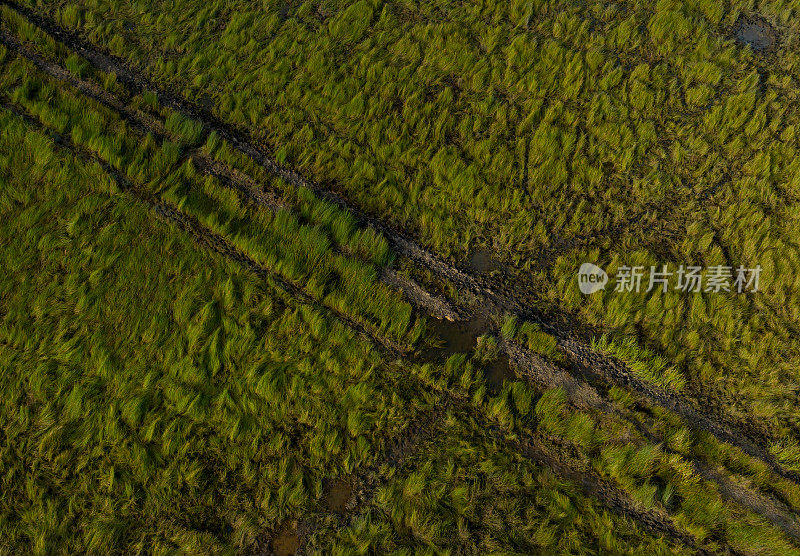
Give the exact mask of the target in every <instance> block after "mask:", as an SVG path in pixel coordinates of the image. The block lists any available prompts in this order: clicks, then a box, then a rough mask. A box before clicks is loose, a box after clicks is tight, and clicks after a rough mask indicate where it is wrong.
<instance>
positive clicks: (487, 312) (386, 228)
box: [0, 0, 800, 484]
mask: <svg viewBox="0 0 800 556" xmlns="http://www.w3.org/2000/svg"><path fill="white" fill-rule="evenodd" d="M0 4H4V5H6V6H8V7H10V8H11V9H12V10H14V11H16V12H17V13H18V14H20V15H22V16H23V17H25V18H27V19H28V20H29V21H31V22H33V23H34V24H35V25H37V26H38V27H40V28H41V29H42V30H44V31H45V32H47V33H48V34H50V35H51V36H53V37H55V38H56V39H57V40H59V41H61V42H62V43H64V44H65V45H67V46H68V47H70V48H71V49H72V50H74V51H75V52H77V53H79V54H80V55H81V56H83V57H84V58H85V59H87V60H88V61H89V62H91V63H92V64H93V65H94V66H95V67H97V68H99V69H101V70H103V71H106V72H109V73H110V72H113V73H114V74H115V75H116V76H117V78H118V80H119V81H120V82H121V83H122V84H124V85H125V86H126V87H127V88H128V89H129V90H130V91H131V92H133V93H134V94H141V93H144V92H146V91H150V92H154V93H155V94H156V96H157V97H158V99H159V101H160V102H161V104H162V105H164V106H167V107H169V108H171V109H173V110H177V111H180V112H183V113H185V114H188V115H189V116H191V117H192V118H194V119H196V120H198V121H200V122H201V123H202V124H203V126H204V130H205V132H206V133H207V134H208V133H210V132H211V131H214V132H216V133H217V134H218V135H219V136H220V137H221V138H223V139H225V140H227V141H228V142H229V143H230V144H232V145H233V146H234V147H235V148H236V149H237V150H239V151H240V152H241V153H243V154H245V155H247V156H248V157H250V158H251V159H252V160H254V161H255V162H257V163H258V164H260V165H261V166H262V167H264V168H265V169H266V170H268V171H269V172H271V173H272V174H274V175H275V176H277V177H280V178H282V179H283V180H284V181H285V182H287V183H289V184H292V185H294V186H296V187H305V188H307V189H309V190H310V191H312V192H314V193H315V194H316V195H317V196H319V197H320V198H322V199H325V200H327V201H329V202H331V203H333V204H335V205H337V206H338V207H340V208H341V209H343V210H347V211H349V212H350V213H351V214H352V215H353V216H354V217H355V218H356V220H357V221H358V222H359V224H360V225H362V226H367V227H371V228H373V229H374V230H375V231H377V232H379V233H381V234H382V235H383V236H384V237H385V238H386V239H387V241H388V242H389V244H390V245H391V246H392V248H393V249H394V250H395V251H396V252H397V253H399V254H400V255H403V256H405V257H407V258H409V259H411V260H412V261H414V262H416V263H417V264H419V265H420V266H422V267H424V268H426V269H427V270H429V271H430V272H432V273H433V274H435V275H437V276H439V277H441V278H445V279H447V280H449V281H450V282H452V283H453V284H454V285H456V286H457V287H459V288H460V289H461V290H464V291H465V292H469V293H470V294H471V295H472V296H473V297H474V298H475V299H477V301H478V303H477V307H462V308H461V309H462V311H464V312H467V313H470V312H474V313H478V314H480V315H482V316H484V317H487V316H488V317H491V316H492V315H502V314H514V315H516V316H518V317H520V318H521V319H524V320H528V321H532V322H535V323H537V324H538V325H539V326H540V327H541V328H542V329H543V330H544V331H546V332H548V333H550V334H552V335H553V336H554V337H555V338H556V339H557V341H558V344H559V346H560V347H561V349H562V350H563V351H564V352H565V353H566V354H567V355H568V356H569V357H570V359H571V360H572V361H573V362H574V363H575V364H576V365H577V366H578V367H579V368H582V369H583V370H584V371H585V372H587V373H588V374H589V375H590V376H592V377H594V378H595V379H598V380H601V381H604V382H606V383H611V384H615V385H618V386H621V387H624V388H628V389H630V390H632V391H634V392H635V393H637V394H638V395H640V396H643V397H644V398H646V399H647V400H648V401H650V402H651V403H653V404H656V405H659V406H662V407H664V408H667V409H669V410H670V411H673V412H675V413H676V414H678V415H680V416H681V417H683V418H684V419H685V420H686V421H687V422H688V423H689V425H690V426H691V427H693V428H695V429H699V430H703V431H706V432H708V433H710V434H712V435H713V436H715V437H716V438H717V439H719V440H721V441H723V442H726V443H729V444H731V445H733V446H736V447H738V448H739V449H741V450H742V451H743V452H745V453H746V454H748V455H750V456H752V457H755V458H758V459H760V460H762V461H764V462H765V463H766V464H767V465H768V466H769V467H770V469H772V470H773V472H775V473H776V474H778V475H779V476H781V477H784V478H786V479H788V480H791V481H793V482H795V483H796V484H800V473H798V472H796V471H792V470H789V469H786V468H785V467H784V466H782V465H781V464H780V463H779V462H778V461H777V460H776V459H775V458H774V457H773V456H772V454H770V453H769V450H768V448H767V445H768V440H769V438H768V437H767V436H766V435H765V434H760V433H759V432H757V431H754V430H752V427H750V426H748V424H747V423H743V422H738V421H737V420H736V419H735V418H733V417H732V416H730V415H725V414H720V415H717V416H713V415H711V414H709V413H707V412H705V411H703V410H702V409H700V408H698V407H697V406H696V405H694V404H693V403H692V402H690V401H689V400H687V399H684V398H683V397H681V396H679V395H677V394H674V393H672V392H669V391H667V390H665V389H663V388H660V387H656V386H653V385H651V384H648V383H646V382H644V381H643V380H641V379H639V378H637V377H636V376H634V375H633V374H632V373H631V371H630V369H629V368H628V366H627V365H626V364H625V363H623V362H621V361H619V360H618V359H616V358H614V357H610V356H607V355H604V354H600V353H598V352H597V351H595V350H593V349H592V348H590V347H589V346H588V345H587V344H586V343H584V342H582V341H579V340H577V339H575V338H574V337H573V335H572V333H571V332H570V331H569V330H567V329H566V327H564V326H562V325H561V324H559V322H558V318H550V317H546V316H544V315H542V314H539V313H537V312H534V311H533V310H531V309H530V308H529V307H527V306H526V305H525V304H523V303H522V302H521V301H520V300H519V299H517V298H516V296H515V295H514V292H513V291H508V289H507V288H505V287H504V286H503V284H501V283H498V282H497V281H496V280H494V279H492V278H489V277H482V276H475V275H472V274H470V273H468V272H465V271H463V270H461V269H459V268H456V267H454V266H452V265H450V264H449V263H447V262H446V261H445V260H443V259H442V258H440V257H438V256H437V255H435V254H434V253H432V252H430V251H428V250H427V249H425V248H424V247H422V246H421V245H420V244H418V243H417V242H416V241H414V240H413V239H411V238H409V237H407V236H406V235H405V234H404V233H402V232H401V231H399V230H396V229H394V228H392V227H391V226H390V225H388V224H386V223H384V222H382V221H381V220H379V219H378V218H376V217H374V216H372V215H369V214H366V213H364V212H362V211H360V210H358V209H357V208H356V207H355V206H353V205H351V204H350V203H349V202H348V201H347V200H345V199H344V198H343V197H342V196H340V195H339V194H338V193H336V192H334V191H333V190H331V189H328V188H326V187H324V186H322V185H320V184H316V183H314V182H312V181H310V180H308V179H306V178H305V177H303V176H302V175H300V174H299V173H297V172H295V171H294V170H292V169H290V168H287V167H285V166H284V165H282V164H280V163H278V162H277V160H276V159H275V158H274V157H272V156H271V155H270V154H269V153H268V152H266V150H264V149H263V148H262V147H260V146H257V145H256V143H255V142H254V141H253V140H252V138H251V137H250V135H249V134H248V133H247V132H245V131H242V130H239V129H235V128H233V127H232V126H230V125H229V124H227V123H225V122H223V121H222V120H220V119H219V118H218V117H217V116H215V115H214V114H212V113H210V112H209V111H208V110H206V109H204V108H202V107H198V106H196V105H194V104H193V103H191V102H190V101H188V100H186V99H184V98H181V97H179V96H176V95H174V94H173V93H171V92H169V91H166V90H164V89H162V88H160V87H158V86H156V85H155V84H154V83H152V82H151V81H150V80H149V79H147V78H146V77H145V76H143V75H142V74H141V73H139V72H137V71H136V70H133V69H131V68H129V67H128V66H127V64H125V63H124V62H122V61H121V60H118V59H116V58H114V57H112V56H109V55H106V54H103V53H101V52H100V51H98V50H97V49H96V48H95V47H93V46H91V45H89V44H88V43H87V42H85V41H84V40H83V39H82V38H81V37H79V36H78V35H76V34H75V33H72V32H70V31H68V30H65V29H62V28H61V27H59V26H58V25H57V24H56V23H55V22H53V21H52V20H50V19H49V18H45V17H42V16H40V15H38V14H36V13H34V12H33V11H31V10H30V9H28V8H26V7H23V6H20V5H18V4H17V3H16V2H14V1H12V0H0ZM562 316H563V315H562ZM556 317H559V315H557V316H556Z"/></svg>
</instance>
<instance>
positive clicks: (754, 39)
mask: <svg viewBox="0 0 800 556" xmlns="http://www.w3.org/2000/svg"><path fill="white" fill-rule="evenodd" d="M733 34H734V36H735V37H736V40H737V41H738V42H739V43H741V44H744V45H747V46H749V47H750V48H752V49H753V50H755V51H756V52H769V51H771V50H773V49H774V48H775V47H776V46H777V44H778V38H779V37H778V31H777V30H776V29H775V28H774V27H772V26H771V25H770V24H769V23H768V22H767V21H766V20H764V19H762V18H760V17H752V18H740V19H739V21H737V22H736V25H735V26H734V28H733Z"/></svg>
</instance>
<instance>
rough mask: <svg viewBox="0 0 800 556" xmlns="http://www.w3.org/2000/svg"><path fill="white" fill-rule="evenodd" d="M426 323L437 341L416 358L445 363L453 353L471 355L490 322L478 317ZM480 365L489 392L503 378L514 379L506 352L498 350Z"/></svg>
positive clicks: (422, 360) (430, 320)
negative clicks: (494, 357) (493, 356)
mask: <svg viewBox="0 0 800 556" xmlns="http://www.w3.org/2000/svg"><path fill="white" fill-rule="evenodd" d="M428 322H429V323H430V326H432V328H433V330H432V331H433V335H434V336H435V337H436V338H437V339H438V342H436V343H435V344H434V345H433V346H429V347H427V348H425V349H423V350H422V351H421V352H420V354H419V356H418V358H417V359H418V361H419V362H420V363H444V362H445V361H447V359H448V358H449V357H450V356H451V355H453V354H456V353H466V354H468V355H469V354H472V352H473V350H474V349H475V347H476V346H477V344H478V338H479V337H481V336H482V335H484V334H486V333H487V332H488V331H489V321H488V320H486V319H483V318H480V317H478V318H475V319H472V320H469V321H460V322H453V321H448V320H438V319H429V321H428ZM479 366H480V368H481V369H482V370H483V373H484V375H485V377H486V384H487V386H488V388H489V391H490V392H491V393H493V394H495V393H497V392H499V391H500V390H501V389H502V387H503V381H504V380H513V379H514V378H515V374H514V371H513V370H512V369H511V366H510V364H509V361H508V356H507V355H506V354H505V353H498V355H497V358H496V359H494V360H493V361H490V362H487V363H480V364H479Z"/></svg>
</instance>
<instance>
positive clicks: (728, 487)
mask: <svg viewBox="0 0 800 556" xmlns="http://www.w3.org/2000/svg"><path fill="white" fill-rule="evenodd" d="M0 43H2V44H5V45H6V46H7V47H9V48H10V49H12V50H15V51H17V52H18V53H20V54H21V55H22V56H24V57H25V58H27V59H28V60H29V61H31V62H32V63H34V64H35V65H36V66H37V67H38V68H39V69H40V70H42V71H43V72H44V73H47V74H49V75H51V76H52V77H55V78H57V79H60V80H63V81H66V82H68V83H69V84H71V85H72V86H74V87H75V88H76V89H78V90H79V91H81V92H82V93H83V94H86V95H87V96H89V97H91V98H93V99H95V100H97V101H98V102H100V103H101V104H103V105H105V106H107V107H108V108H110V109H112V110H115V111H117V112H119V113H120V114H121V115H122V116H123V118H124V119H126V120H128V121H129V122H130V123H132V125H133V126H134V127H135V128H137V129H138V130H139V131H140V132H141V133H144V134H146V133H150V134H152V135H154V136H156V137H158V138H159V140H163V139H165V138H167V135H168V133H167V131H166V129H165V128H164V126H163V124H162V122H161V121H160V120H158V119H156V118H154V117H152V116H149V115H147V114H144V113H142V112H140V111H138V110H134V109H131V108H130V107H128V106H127V105H126V104H125V103H123V102H122V101H120V100H119V99H117V98H116V97H115V96H113V95H111V94H109V93H107V92H106V91H104V90H103V89H101V88H100V87H98V86H97V85H96V84H94V83H92V82H90V81H84V80H81V79H78V78H76V77H75V76H73V75H72V74H70V73H69V72H67V71H66V70H64V69H63V68H61V67H60V66H58V65H56V64H53V63H51V62H49V61H47V60H45V59H44V58H42V57H40V56H38V55H37V54H35V53H34V52H32V51H31V50H30V49H27V48H25V47H24V45H21V44H20V43H19V42H18V41H16V39H14V38H13V37H11V36H10V35H8V34H7V33H5V32H4V31H2V30H0ZM189 156H191V157H192V158H193V159H194V160H195V162H196V164H197V166H198V168H199V169H200V170H201V171H203V172H205V173H207V174H209V175H214V176H216V177H217V178H218V179H220V181H221V182H222V183H224V184H225V185H226V186H228V187H230V188H233V189H235V190H237V191H239V193H240V194H241V195H242V196H243V197H245V198H246V199H247V200H248V201H250V202H253V203H256V204H258V205H260V206H263V207H266V208H268V209H270V210H278V209H279V208H285V206H286V205H285V204H284V203H283V202H282V201H281V200H280V199H279V198H278V197H276V196H275V195H274V194H273V193H272V192H271V191H267V190H264V189H263V188H260V187H258V186H257V185H256V184H255V182H253V180H252V179H251V178H250V177H249V176H247V175H245V174H243V173H241V172H238V171H237V170H236V169H234V168H228V167H227V166H225V165H223V164H221V163H219V162H218V161H216V160H214V159H211V158H210V157H208V156H207V155H206V154H205V153H203V152H202V151H200V150H199V149H195V150H192V151H190V153H189ZM154 209H155V210H156V212H157V213H158V214H160V215H161V216H162V217H163V218H166V219H167V220H170V221H172V222H174V223H176V224H177V225H178V226H179V227H181V229H183V230H185V231H187V232H188V233H190V234H192V235H193V236H194V237H196V239H197V237H202V233H200V232H199V231H198V230H199V229H200V228H202V226H201V225H199V224H197V223H196V222H195V223H192V222H191V219H189V220H188V221H187V220H186V218H187V217H186V216H185V215H182V214H181V213H179V212H178V211H175V210H174V209H172V208H171V207H169V206H168V205H165V204H164V203H159V204H157V205H156V206H154ZM198 226H199V227H198ZM205 245H206V246H207V247H210V248H212V249H214V250H215V251H217V252H218V253H220V254H223V255H225V256H231V257H233V258H236V260H239V262H242V263H243V264H246V265H247V266H249V265H251V264H256V263H254V262H253V261H250V262H249V263H247V262H245V261H243V260H242V259H240V258H237V257H238V256H239V255H242V254H241V253H238V254H237V253H235V252H232V251H231V246H229V245H225V244H224V240H223V244H220V243H219V242H218V241H213V240H211V239H208V238H207V239H206V240H205ZM234 251H235V249H234ZM242 256H243V255H242ZM251 269H253V268H252V267H251ZM262 270H263V269H262ZM445 270H449V269H445ZM462 278H463V279H467V280H468V279H469V278H470V277H469V275H467V274H464V275H463V277H462ZM381 279H382V280H383V281H384V282H385V283H387V284H388V285H390V286H391V287H393V288H395V289H397V290H400V291H401V292H403V293H404V295H405V296H406V297H407V298H408V299H409V300H410V301H412V303H414V305H415V306H417V307H418V308H422V309H423V310H425V311H426V312H428V313H429V314H431V315H433V316H434V317H436V318H438V319H447V320H451V321H454V320H459V319H462V318H464V312H463V311H459V310H458V309H457V308H455V307H453V306H452V305H450V304H449V303H448V302H447V301H446V300H443V299H441V298H439V297H438V296H435V295H432V294H430V293H428V292H427V291H426V290H425V289H424V288H422V287H421V286H420V285H419V284H417V283H416V282H414V281H413V280H411V279H409V278H407V277H405V276H403V275H401V274H399V273H397V272H395V271H393V270H391V269H384V271H383V273H382V275H381ZM340 317H343V318H347V317H345V316H343V315H340ZM349 322H350V324H356V325H357V323H355V322H354V321H352V320H349ZM361 332H362V333H366V332H365V331H363V330H362V331H361ZM368 337H369V338H370V339H371V340H373V341H377V340H376V339H377V338H378V337H377V336H376V335H374V334H368ZM568 342H572V343H569V344H563V343H562V347H563V346H564V345H571V346H572V354H573V356H574V355H575V354H576V353H577V354H580V358H579V359H578V361H579V362H580V363H581V364H583V365H584V366H585V367H586V369H585V370H586V371H588V372H589V373H590V374H594V375H596V374H597V373H596V369H598V368H601V369H602V368H603V366H604V365H605V364H607V361H608V358H605V357H601V358H600V359H596V356H597V354H596V353H595V352H592V351H591V350H588V351H587V350H585V346H583V345H582V344H580V343H577V342H574V341H571V340H568ZM378 343H381V344H383V342H382V341H378ZM501 346H502V348H503V350H504V351H505V352H506V353H508V355H509V356H510V357H511V360H512V361H514V363H515V365H516V366H517V368H518V369H520V371H521V373H522V376H523V378H525V379H526V380H527V381H529V382H534V383H538V384H542V385H545V386H548V387H551V386H559V385H560V386H564V387H565V388H566V389H567V390H568V392H569V393H570V399H571V400H572V401H573V402H577V403H578V405H579V406H587V405H588V406H591V407H595V408H598V409H600V410H601V411H604V412H606V413H610V414H612V413H615V412H616V410H615V409H614V408H613V407H612V406H611V405H609V404H608V402H607V401H605V400H603V399H601V397H600V396H599V395H598V393H597V392H596V391H595V390H594V388H592V387H591V386H590V385H589V384H587V383H585V382H583V381H581V380H577V379H575V377H573V376H572V375H570V374H569V373H567V372H566V371H564V370H562V369H559V368H557V367H555V366H553V365H551V364H549V363H548V362H546V361H545V360H543V359H542V358H540V357H539V356H537V355H536V354H534V353H532V352H529V351H527V350H524V349H523V348H521V347H520V346H518V345H517V344H514V343H508V342H502V343H501ZM384 347H387V346H385V345H384ZM395 348H396V346H395ZM593 358H594V366H592V364H591V361H592V359H593ZM587 360H588V361H590V363H586V361H587ZM611 370H612V371H613V370H614V369H613V367H612V368H611ZM624 376H625V375H624V374H623V375H622V379H623V380H624ZM605 378H607V377H605ZM614 380H618V379H614ZM624 384H625V385H626V386H627V385H628V382H627V381H626V382H624ZM636 386H637V385H636V384H634V385H633V387H632V389H633V390H634V391H637V392H639V393H642V392H640V391H638V389H637V388H636ZM643 395H645V397H649V396H653V395H655V394H654V393H653V392H648V393H645V394H643ZM680 402H681V400H680V399H677V400H673V401H671V402H670V401H669V400H668V403H671V406H669V407H670V408H671V409H673V410H675V411H676V412H677V413H679V414H682V415H684V416H686V415H690V416H692V418H695V419H697V418H699V419H701V420H702V419H704V416H702V415H700V416H697V415H696V413H695V412H694V410H693V408H691V407H688V408H687V407H681V406H680V405H678V404H679V403H680ZM665 405H666V404H665ZM704 426H706V427H714V426H715V423H714V422H706V423H705V425H704ZM717 434H718V435H719V434H725V431H724V430H722V431H718V433H717ZM656 441H657V440H656ZM657 442H658V441H657ZM750 449H751V450H753V449H754V448H753V447H752V446H751V448H750ZM751 455H752V454H751ZM703 465H704V464H701V463H700V462H696V465H695V467H696V469H700V468H701V467H702V466H703ZM704 469H706V470H708V469H709V468H707V467H705V468H704ZM698 474H700V475H701V476H703V477H704V478H706V479H707V480H710V481H712V482H714V483H716V484H717V486H718V490H719V491H720V493H721V494H723V496H725V497H726V498H730V499H733V500H735V501H737V502H739V503H741V504H742V505H744V506H745V507H748V508H750V509H751V510H753V511H756V512H757V513H759V514H760V515H762V516H763V517H765V518H767V519H769V520H770V521H771V522H773V523H774V524H775V525H777V526H779V527H780V528H781V529H783V530H784V531H785V532H786V533H787V534H789V535H790V536H792V537H793V538H795V539H798V536H797V535H798V528H797V523H796V519H795V518H794V517H793V515H792V513H791V511H790V510H789V509H788V508H786V507H785V506H782V505H780V503H778V502H776V501H774V500H772V499H769V498H765V497H762V496H761V495H759V494H756V493H753V492H751V491H749V490H747V489H744V488H741V487H739V486H738V485H736V484H734V483H731V482H730V481H729V480H727V479H725V478H724V477H723V476H721V475H719V474H716V475H714V474H712V473H710V472H706V473H699V472H698ZM754 500H755V502H754Z"/></svg>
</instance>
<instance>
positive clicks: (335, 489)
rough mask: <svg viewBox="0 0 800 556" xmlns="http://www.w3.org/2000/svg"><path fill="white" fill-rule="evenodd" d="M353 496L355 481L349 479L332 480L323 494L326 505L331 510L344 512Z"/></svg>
mask: <svg viewBox="0 0 800 556" xmlns="http://www.w3.org/2000/svg"><path fill="white" fill-rule="evenodd" d="M352 496H353V483H352V482H351V481H350V480H348V479H334V480H333V481H331V482H330V483H329V484H328V486H327V488H326V492H325V495H324V496H323V502H324V503H325V507H326V508H327V509H328V511H330V512H336V513H343V512H344V511H345V510H346V509H347V503H348V502H349V501H350V498H352Z"/></svg>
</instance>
